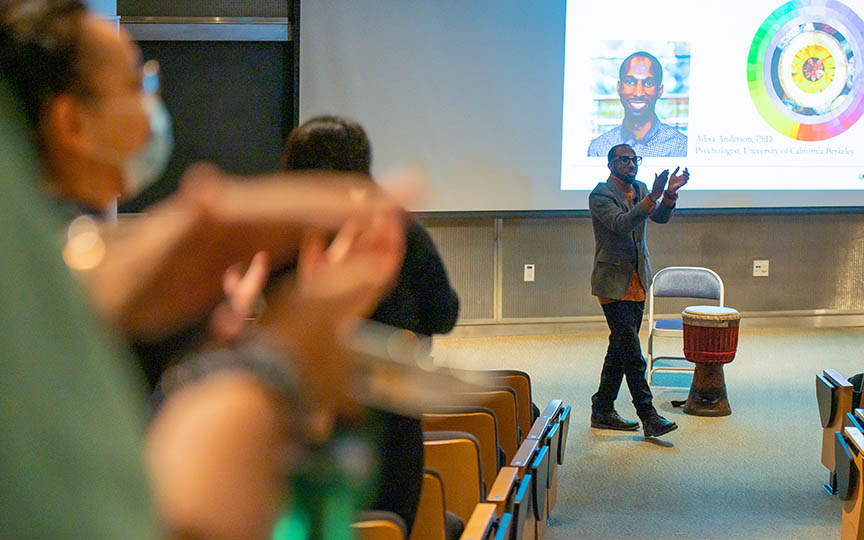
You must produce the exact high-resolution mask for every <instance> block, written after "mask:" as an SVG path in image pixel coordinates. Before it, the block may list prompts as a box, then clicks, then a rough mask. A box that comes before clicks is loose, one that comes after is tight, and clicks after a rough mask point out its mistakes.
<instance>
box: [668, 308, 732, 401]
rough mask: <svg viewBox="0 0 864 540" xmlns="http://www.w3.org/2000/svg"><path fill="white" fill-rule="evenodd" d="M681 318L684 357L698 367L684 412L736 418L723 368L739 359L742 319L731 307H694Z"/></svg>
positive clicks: (687, 309) (687, 310)
mask: <svg viewBox="0 0 864 540" xmlns="http://www.w3.org/2000/svg"><path fill="white" fill-rule="evenodd" d="M681 318H682V319H683V323H684V356H685V357H686V358H687V360H689V361H691V362H693V363H694V364H696V369H695V370H694V372H693V382H692V383H691V385H690V394H689V395H688V396H687V401H686V402H685V403H684V412H686V413H687V414H693V415H696V416H727V415H730V414H732V409H730V408H729V399H728V398H727V396H726V380H725V378H724V375H723V364H727V363H729V362H731V361H732V360H734V359H735V351H736V348H737V347H738V323H739V322H740V321H741V315H740V314H739V313H738V311H737V310H734V309H732V308H728V307H719V306H690V307H688V308H686V309H685V310H684V311H683V312H681Z"/></svg>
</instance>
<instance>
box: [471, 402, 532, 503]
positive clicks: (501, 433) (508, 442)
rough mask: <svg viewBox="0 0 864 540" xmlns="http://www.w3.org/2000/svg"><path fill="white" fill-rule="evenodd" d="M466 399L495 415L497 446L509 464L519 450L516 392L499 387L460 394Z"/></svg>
mask: <svg viewBox="0 0 864 540" xmlns="http://www.w3.org/2000/svg"><path fill="white" fill-rule="evenodd" d="M460 395H462V396H465V397H467V398H468V403H470V404H471V405H476V406H478V407H486V408H487V409H489V410H491V411H492V412H493V413H495V419H496V420H497V421H498V444H499V445H501V448H502V449H503V450H504V455H505V456H506V462H507V463H510V460H511V459H513V456H514V455H515V454H516V450H518V449H519V418H518V412H517V410H516V392H515V391H513V389H512V388H509V387H506V386H499V387H493V388H489V389H488V390H485V391H482V392H467V393H465V394H460ZM487 487H489V485H488V484H487Z"/></svg>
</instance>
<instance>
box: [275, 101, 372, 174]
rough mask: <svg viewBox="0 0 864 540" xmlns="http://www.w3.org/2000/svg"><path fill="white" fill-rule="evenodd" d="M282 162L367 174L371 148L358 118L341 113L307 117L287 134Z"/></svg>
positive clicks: (295, 166)
mask: <svg viewBox="0 0 864 540" xmlns="http://www.w3.org/2000/svg"><path fill="white" fill-rule="evenodd" d="M282 164H283V166H284V168H285V169H286V170H289V171H299V170H326V171H342V172H353V173H360V174H365V175H367V176H369V174H370V169H371V166H372V150H371V148H370V147H369V138H368V137H367V136H366V132H365V131H364V130H363V128H362V127H361V126H360V124H358V123H357V122H354V121H353V120H349V119H348V118H343V117H341V116H329V115H328V116H316V117H314V118H310V119H309V120H307V121H306V122H304V123H303V124H302V125H300V126H299V127H297V128H295V129H294V131H292V132H291V134H290V135H288V140H287V141H285V151H284V152H283V154H282Z"/></svg>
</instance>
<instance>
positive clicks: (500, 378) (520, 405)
mask: <svg viewBox="0 0 864 540" xmlns="http://www.w3.org/2000/svg"><path fill="white" fill-rule="evenodd" d="M490 377H491V379H492V381H493V382H494V383H495V384H497V385H500V386H507V387H510V388H512V389H513V391H514V392H516V407H517V409H518V411H519V412H518V417H519V431H520V438H519V444H522V440H523V439H524V438H525V437H526V436H527V435H528V432H529V431H530V430H531V424H533V423H534V411H533V407H532V405H533V395H532V394H531V377H530V376H529V375H528V374H527V373H525V372H524V371H519V370H515V369H500V370H493V371H492V372H491V374H490Z"/></svg>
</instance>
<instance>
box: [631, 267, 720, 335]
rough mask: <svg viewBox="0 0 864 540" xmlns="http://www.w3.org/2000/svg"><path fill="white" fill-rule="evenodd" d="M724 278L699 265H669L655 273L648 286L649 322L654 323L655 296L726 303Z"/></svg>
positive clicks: (651, 324)
mask: <svg viewBox="0 0 864 540" xmlns="http://www.w3.org/2000/svg"><path fill="white" fill-rule="evenodd" d="M724 297H725V292H724V290H723V280H722V279H720V276H718V275H717V272H715V271H714V270H710V269H708V268H702V267H699V266H669V267H667V268H664V269H662V270H660V271H659V272H657V273H656V274H654V280H653V281H652V282H651V286H650V287H648V324H649V328H650V327H652V326H653V325H654V299H655V298H702V299H705V300H716V301H717V305H720V306H722V305H724V304H723V302H725V298H724Z"/></svg>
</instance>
